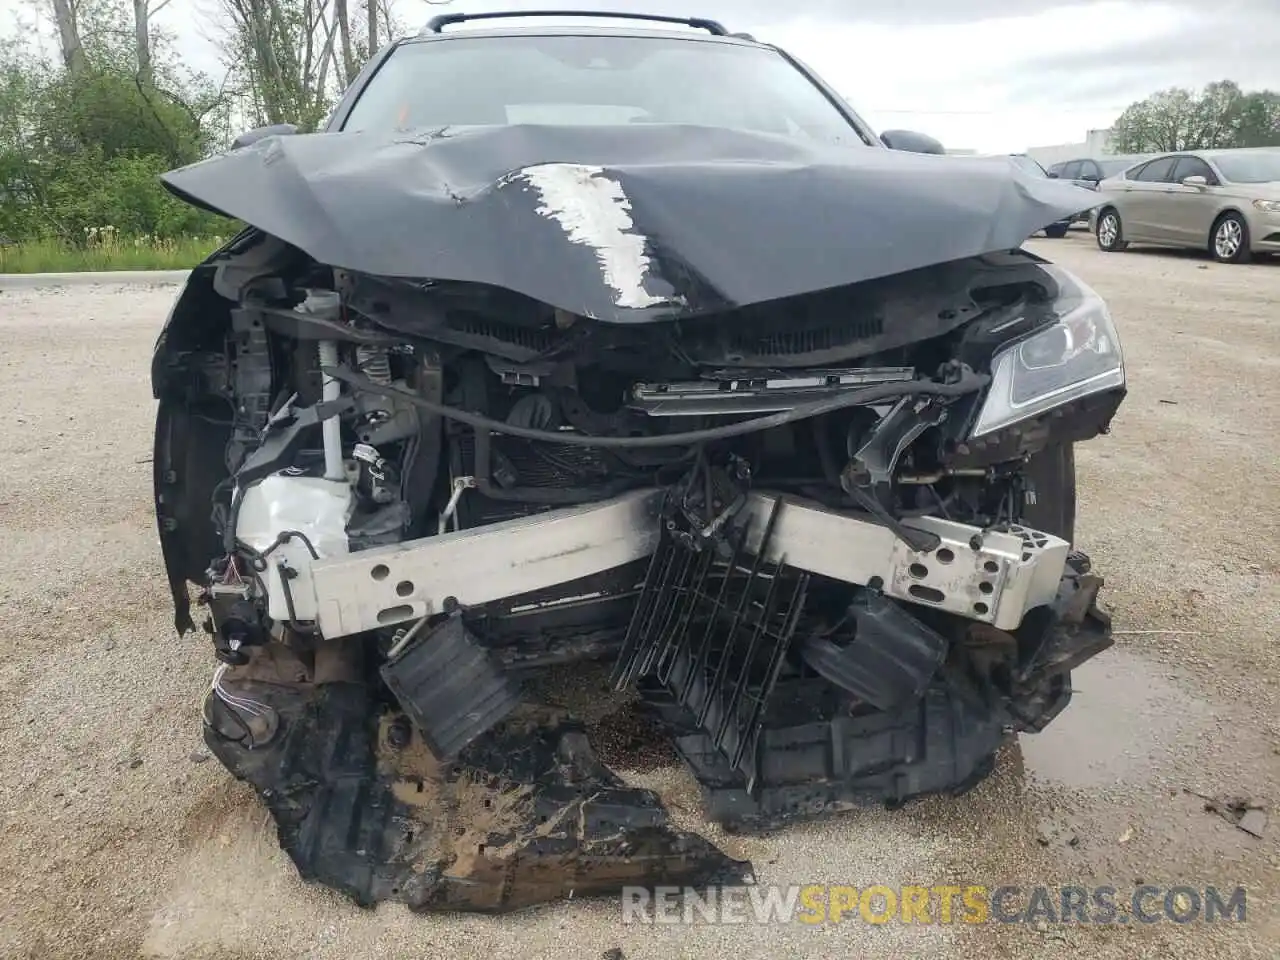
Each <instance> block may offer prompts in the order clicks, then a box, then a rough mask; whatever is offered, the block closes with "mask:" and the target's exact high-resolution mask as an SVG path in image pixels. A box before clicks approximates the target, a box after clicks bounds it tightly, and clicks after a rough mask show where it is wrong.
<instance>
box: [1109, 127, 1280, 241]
mask: <svg viewBox="0 0 1280 960" xmlns="http://www.w3.org/2000/svg"><path fill="white" fill-rule="evenodd" d="M1098 191H1099V193H1100V194H1102V199H1101V200H1100V202H1099V204H1098V206H1097V207H1095V208H1094V209H1093V211H1092V212H1091V214H1090V218H1089V219H1090V228H1091V229H1092V231H1093V234H1094V236H1095V237H1097V240H1098V246H1099V247H1101V248H1102V249H1103V250H1106V251H1108V252H1111V251H1118V250H1123V249H1125V248H1126V247H1127V246H1128V245H1129V244H1130V243H1150V244H1157V245H1160V246H1169V247H1194V248H1197V249H1201V250H1204V249H1207V250H1208V251H1209V252H1210V253H1211V254H1212V255H1213V256H1214V258H1215V259H1217V260H1219V261H1221V262H1223V263H1244V262H1246V261H1248V260H1249V259H1250V258H1251V257H1252V256H1253V255H1254V254H1259V253H1280V148H1266V147H1261V148H1252V149H1241V150H1191V151H1185V152H1179V153H1168V154H1163V155H1161V156H1158V157H1156V158H1155V159H1153V160H1148V161H1147V162H1146V163H1142V164H1139V165H1137V166H1135V167H1131V168H1129V169H1128V170H1125V171H1124V172H1123V173H1120V174H1117V175H1116V176H1113V177H1108V178H1106V179H1105V180H1103V181H1102V182H1101V183H1100V184H1099V185H1098Z"/></svg>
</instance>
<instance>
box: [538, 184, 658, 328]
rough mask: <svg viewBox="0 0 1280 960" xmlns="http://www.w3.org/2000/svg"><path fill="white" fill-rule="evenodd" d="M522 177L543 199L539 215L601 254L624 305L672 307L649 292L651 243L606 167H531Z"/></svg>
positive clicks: (616, 297)
mask: <svg viewBox="0 0 1280 960" xmlns="http://www.w3.org/2000/svg"><path fill="white" fill-rule="evenodd" d="M520 177H521V178H522V179H524V180H525V181H527V182H528V183H529V184H530V185H531V186H532V187H533V188H534V189H535V190H537V191H538V194H539V196H540V197H541V198H542V203H541V204H540V205H539V207H538V213H539V215H541V216H544V217H547V218H548V219H550V220H555V221H556V222H557V223H559V224H560V226H561V227H562V228H563V229H564V232H565V233H566V234H567V235H568V237H569V241H570V242H571V243H580V244H582V245H583V246H587V247H591V248H592V249H593V250H594V251H595V254H596V260H597V261H598V262H599V264H600V271H601V273H603V275H604V282H605V283H606V284H607V285H608V286H609V287H611V288H612V289H613V291H614V302H615V303H616V304H617V305H618V306H620V307H627V308H632V309H640V308H643V307H652V306H656V305H658V304H662V303H666V302H667V300H666V298H664V297H655V296H653V295H651V294H650V293H649V292H648V291H647V290H645V288H644V281H645V277H646V276H647V275H648V272H649V257H648V256H647V255H646V254H645V252H644V245H645V238H644V237H643V236H641V235H640V234H638V233H634V232H632V231H633V228H634V226H635V224H634V223H633V222H632V220H631V200H630V199H629V198H628V197H627V195H626V193H625V192H623V189H622V184H620V183H618V182H617V181H616V180H612V179H610V178H609V177H608V176H606V175H605V172H604V168H603V167H589V166H582V165H580V164H576V163H546V164H541V165H539V166H536V167H526V168H525V169H524V170H522V171H521V172H520Z"/></svg>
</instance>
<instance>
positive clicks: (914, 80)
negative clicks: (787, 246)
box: [0, 0, 1280, 152]
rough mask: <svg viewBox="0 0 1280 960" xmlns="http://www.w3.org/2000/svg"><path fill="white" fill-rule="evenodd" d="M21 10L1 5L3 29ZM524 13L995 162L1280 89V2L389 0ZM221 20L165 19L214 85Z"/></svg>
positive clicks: (417, 19)
mask: <svg viewBox="0 0 1280 960" xmlns="http://www.w3.org/2000/svg"><path fill="white" fill-rule="evenodd" d="M20 2H23V0H0V11H2V12H3V13H2V14H0V20H2V21H4V22H6V23H7V21H10V20H11V19H12V17H11V16H10V14H11V13H12V12H13V11H14V10H16V9H17V8H18V4H19V3H20ZM41 2H47V0H41ZM352 7H353V8H354V7H355V4H354V3H353V4H352ZM521 7H523V8H525V9H538V8H542V9H546V8H548V7H552V8H570V9H574V8H579V9H581V8H589V7H595V8H597V9H625V10H643V11H645V12H650V13H671V14H675V15H679V16H689V15H693V14H696V15H700V16H707V17H712V18H715V19H718V20H721V21H722V22H723V23H724V24H725V25H726V26H727V27H728V28H729V29H730V30H734V31H747V32H750V33H752V34H754V35H755V36H756V37H757V38H758V39H760V40H764V41H767V42H770V43H776V44H779V45H781V46H784V47H786V48H787V49H788V50H790V51H791V52H792V53H793V54H795V55H796V56H797V57H799V58H800V59H801V60H804V61H806V62H807V63H808V64H809V65H810V66H811V67H813V68H814V69H815V70H817V71H818V72H819V73H820V74H822V75H823V76H824V77H825V78H826V79H827V80H828V81H830V82H831V84H832V85H833V86H835V87H836V88H837V89H838V90H839V91H840V92H841V93H842V94H844V96H845V97H846V98H847V99H848V100H849V101H850V102H851V103H852V104H853V106H854V107H855V109H857V110H858V111H859V112H860V113H861V114H862V115H863V116H864V117H865V118H866V119H867V120H868V121H870V122H871V124H872V125H873V126H875V127H876V128H877V129H880V130H883V129H889V128H895V127H896V128H904V127H905V128H909V129H915V130H922V131H924V132H926V133H929V134H931V135H933V136H935V137H937V138H938V139H940V140H942V142H943V143H944V144H946V145H947V146H948V147H968V148H974V149H978V150H981V151H990V152H997V151H999V152H1004V151H1021V150H1023V149H1025V148H1027V147H1029V146H1043V145H1047V144H1056V143H1067V142H1077V141H1081V140H1083V139H1084V135H1085V131H1086V130H1089V129H1092V128H1097V127H1106V126H1109V125H1110V124H1111V122H1112V121H1113V120H1114V119H1115V117H1116V115H1117V114H1118V113H1119V112H1120V111H1121V110H1122V109H1123V108H1124V107H1125V106H1126V105H1128V104H1129V103H1131V102H1133V101H1134V100H1139V99H1141V98H1142V97H1144V96H1146V95H1147V94H1149V93H1151V92H1152V91H1154V90H1157V89H1161V88H1163V87H1169V86H1190V87H1199V86H1201V85H1203V84H1205V83H1208V82H1210V81H1212V80H1221V79H1228V78H1229V79H1233V80H1236V81H1237V82H1239V83H1240V84H1241V85H1242V86H1244V87H1245V88H1246V89H1248V88H1256V87H1271V88H1273V89H1280V0H1104V2H1089V0H904V2H901V3H898V2H893V0H880V2H877V0H781V2H779V0H594V2H592V0H505V2H503V0H453V2H451V3H448V4H446V5H433V4H429V3H426V2H423V0H394V8H395V10H396V12H397V14H398V15H399V16H400V17H401V18H402V19H403V20H404V21H406V22H407V23H408V24H410V25H411V26H412V27H413V28H414V29H416V28H417V27H418V25H420V24H421V23H424V22H425V21H426V20H427V19H428V18H429V17H430V16H432V15H433V14H435V13H440V12H445V11H452V10H458V11H480V10H493V9H516V8H521ZM216 9H217V0H171V2H170V4H169V5H168V6H167V7H166V8H165V10H164V11H163V12H162V13H161V14H160V18H159V19H160V20H161V22H163V23H164V24H165V25H166V26H168V27H170V28H171V29H174V30H176V31H178V33H179V35H180V37H181V41H182V49H183V53H184V56H185V58H186V60H187V61H188V63H190V64H191V65H192V66H197V67H201V68H204V69H207V70H208V71H209V72H211V73H215V72H217V69H218V63H217V55H216V52H215V50H214V48H213V47H212V45H211V44H210V43H209V42H208V41H207V40H206V39H203V37H207V36H208V35H209V28H208V22H209V16H208V14H209V12H210V11H212V10H216Z"/></svg>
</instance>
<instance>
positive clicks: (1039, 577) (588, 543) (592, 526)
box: [294, 490, 1070, 637]
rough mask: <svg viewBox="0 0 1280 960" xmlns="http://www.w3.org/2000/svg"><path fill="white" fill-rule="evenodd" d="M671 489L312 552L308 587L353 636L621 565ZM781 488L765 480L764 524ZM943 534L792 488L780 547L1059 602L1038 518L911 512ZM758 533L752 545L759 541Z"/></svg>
mask: <svg viewBox="0 0 1280 960" xmlns="http://www.w3.org/2000/svg"><path fill="white" fill-rule="evenodd" d="M662 497H663V492H662V491H661V490H641V491H635V492H632V493H629V494H626V495H624V496H621V497H618V498H616V499H613V500H608V501H604V502H602V503H594V504H589V505H587V506H582V507H573V508H568V509H562V510H555V511H551V512H548V513H543V514H539V515H537V516H533V517H525V518H521V519H518V520H509V521H506V522H503V523H495V524H491V525H489V526H484V527H478V528H475V529H471V530H463V531H459V532H457V533H447V534H443V535H441V536H435V537H426V538H423V539H420V540H411V541H408V542H405V543H400V544H395V545H392V546H387V547H378V548H375V549H372V550H362V551H360V552H358V553H353V554H347V555H344V556H339V557H333V558H322V559H320V560H318V561H313V562H312V563H311V566H310V570H309V571H308V572H309V573H310V576H309V577H308V576H305V575H304V576H302V577H299V578H298V579H297V580H295V581H294V589H295V590H305V591H308V592H310V591H314V597H300V598H296V599H297V602H298V607H299V609H303V608H306V609H314V610H315V611H316V620H317V624H318V626H319V628H320V631H321V633H323V634H324V636H326V637H342V636H349V635H351V634H355V633H361V632H364V631H366V630H373V629H377V628H379V627H387V626H392V625H395V624H399V623H405V622H408V621H413V620H417V619H419V618H421V617H423V616H425V615H427V614H431V613H439V612H441V609H442V607H443V604H444V601H445V599H446V598H450V597H452V598H454V599H456V600H457V601H458V603H460V604H462V605H463V606H475V605H478V604H483V603H489V602H491V601H494V600H500V599H503V598H506V597H512V596H517V595H520V594H524V593H529V592H531V591H535V590H542V589H546V588H548V587H553V586H556V585H557V584H561V583H567V582H569V581H571V580H577V579H579V578H580V577H586V576H590V575H592V574H596V573H602V572H604V571H606V570H611V569H613V568H615V567H619V566H622V565H623V564H626V563H630V562H632V561H635V560H641V559H643V558H644V557H647V556H649V555H650V554H652V553H653V551H654V550H655V549H656V548H657V544H658V536H659V528H660V524H659V510H660V507H661V503H662ZM774 499H775V498H774V496H773V495H771V494H767V493H753V494H752V495H751V500H750V503H749V507H748V509H751V510H754V511H756V512H757V514H758V515H759V520H760V522H758V523H755V524H753V525H752V529H753V530H754V531H756V536H757V541H756V543H757V544H758V542H759V540H758V537H759V535H760V534H761V533H762V532H763V528H764V520H765V518H766V517H767V515H768V512H769V510H770V509H771V508H772V506H773V502H774ZM904 523H905V524H906V525H907V526H911V527H915V528H918V529H920V530H927V531H929V532H931V533H934V534H936V535H937V536H938V537H939V538H940V540H941V543H940V544H939V545H938V547H937V548H936V549H934V550H932V551H929V552H920V551H915V550H912V549H911V548H910V547H908V546H907V545H906V544H905V543H903V542H902V541H901V540H900V539H899V538H898V537H896V536H895V535H894V534H893V533H892V532H891V531H890V530H889V529H887V528H886V527H882V526H880V525H878V524H874V523H869V522H867V521H864V520H859V519H856V518H854V517H849V516H845V515H843V514H840V513H837V512H836V511H833V510H829V509H827V508H825V507H820V506H815V505H813V504H810V503H805V502H799V501H795V500H791V499H789V498H784V504H783V507H782V510H781V512H780V513H779V515H778V519H777V524H776V526H775V529H774V535H773V540H772V542H771V547H770V556H769V557H768V558H767V559H770V560H780V559H785V560H786V562H787V564H788V565H790V566H792V567H797V568H799V569H801V570H808V571H809V572H811V573H815V574H819V575H821V576H825V577H831V578H833V579H835V580H841V581H844V582H846V583H855V584H860V585H866V584H868V583H870V582H871V581H873V580H878V581H879V583H880V589H881V590H883V591H884V592H885V593H886V594H888V595H889V596H891V597H895V598H897V599H899V600H902V601H905V602H907V603H914V604H919V605H920V606H925V607H933V608H935V609H939V610H945V611H947V612H949V613H954V614H958V615H960V616H962V617H968V618H970V619H972V620H978V621H982V622H984V623H990V624H992V625H993V626H996V627H998V628H1000V629H1002V630H1011V629H1013V628H1015V627H1017V626H1018V625H1019V624H1020V623H1021V622H1022V618H1023V617H1024V616H1025V614H1026V613H1027V611H1028V610H1030V609H1032V608H1033V607H1037V606H1042V605H1045V604H1048V603H1050V602H1052V600H1053V598H1054V596H1055V595H1056V593H1057V590H1058V584H1059V581H1060V580H1061V578H1062V573H1063V568H1064V566H1065V564H1066V559H1067V553H1068V551H1069V550H1070V545H1069V544H1068V543H1067V542H1066V541H1065V540H1062V539H1060V538H1058V537H1054V536H1050V535H1048V534H1045V533H1040V532H1038V531H1035V530H1030V529H1026V528H1013V530H1012V531H1011V532H1008V533H1005V532H991V531H982V530H979V529H978V528H977V527H971V526H968V525H966V524H962V523H953V522H951V521H948V520H941V519H938V518H936V517H919V518H914V519H910V520H906V521H904ZM750 545H751V544H749V546H750Z"/></svg>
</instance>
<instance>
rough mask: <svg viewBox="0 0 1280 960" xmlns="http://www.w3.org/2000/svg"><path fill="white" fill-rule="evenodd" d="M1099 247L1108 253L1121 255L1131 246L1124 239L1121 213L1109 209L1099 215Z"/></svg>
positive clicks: (1111, 208) (1097, 236)
mask: <svg viewBox="0 0 1280 960" xmlns="http://www.w3.org/2000/svg"><path fill="white" fill-rule="evenodd" d="M1095 236H1096V238H1097V241H1098V247H1099V249H1101V250H1104V251H1106V252H1107V253H1119V252H1120V251H1121V250H1124V249H1125V248H1126V247H1128V246H1129V241H1127V240H1125V238H1124V227H1123V225H1122V224H1121V223H1120V213H1119V212H1118V211H1117V210H1115V208H1113V207H1108V208H1107V209H1106V210H1103V211H1102V213H1100V214H1098V227H1097V234H1096V235H1095Z"/></svg>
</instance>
